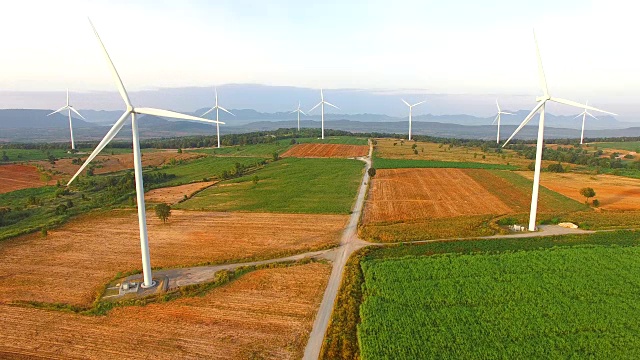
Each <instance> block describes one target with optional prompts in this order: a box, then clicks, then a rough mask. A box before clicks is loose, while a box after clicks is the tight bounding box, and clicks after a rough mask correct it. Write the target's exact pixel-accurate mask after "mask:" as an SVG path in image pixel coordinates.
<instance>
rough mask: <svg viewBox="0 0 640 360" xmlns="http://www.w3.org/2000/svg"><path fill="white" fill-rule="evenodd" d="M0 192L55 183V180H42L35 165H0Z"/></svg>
mask: <svg viewBox="0 0 640 360" xmlns="http://www.w3.org/2000/svg"><path fill="white" fill-rule="evenodd" d="M0 184H2V185H1V186H0V194H4V193H8V192H12V191H16V190H22V189H28V188H36V187H41V186H45V185H53V184H55V180H50V181H48V182H47V181H44V180H42V179H41V178H40V172H39V171H38V169H37V168H36V167H35V166H30V165H13V164H11V165H0Z"/></svg>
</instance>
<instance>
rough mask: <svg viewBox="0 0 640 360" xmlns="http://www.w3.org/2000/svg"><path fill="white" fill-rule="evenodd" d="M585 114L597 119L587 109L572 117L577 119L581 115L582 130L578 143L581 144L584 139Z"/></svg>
mask: <svg viewBox="0 0 640 360" xmlns="http://www.w3.org/2000/svg"><path fill="white" fill-rule="evenodd" d="M587 105H589V102H588V101H587ZM587 115H589V116H591V117H592V118H594V119H596V120H598V118H597V117H595V116H593V115H592V114H591V113H590V112H588V111H587V109H584V110H583V111H582V112H581V113H580V114H579V115H578V116H576V117H574V119H577V118H579V117H580V116H582V132H581V133H580V145H582V142H583V141H584V121H585V120H587Z"/></svg>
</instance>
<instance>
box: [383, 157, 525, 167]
mask: <svg viewBox="0 0 640 360" xmlns="http://www.w3.org/2000/svg"><path fill="white" fill-rule="evenodd" d="M373 166H374V167H375V168H376V169H400V168H458V169H497V170H517V169H518V167H517V166H513V165H502V164H483V163H474V162H456V161H438V160H407V159H384V158H379V157H376V158H374V160H373Z"/></svg>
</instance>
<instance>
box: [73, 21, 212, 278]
mask: <svg viewBox="0 0 640 360" xmlns="http://www.w3.org/2000/svg"><path fill="white" fill-rule="evenodd" d="M89 23H91V20H89ZM91 28H93V32H94V33H95V35H96V38H97V39H98V43H99V44H100V47H101V48H102V51H103V53H104V56H105V58H106V60H107V63H108V64H109V69H110V70H111V75H112V76H113V79H114V80H115V82H116V86H117V88H118V92H119V93H120V96H122V99H123V100H124V103H125V105H126V106H127V109H126V110H125V112H124V114H122V116H121V117H120V119H118V121H116V123H115V124H114V125H113V127H112V128H111V129H110V130H109V132H107V135H105V137H104V138H103V139H102V141H100V143H99V144H98V146H97V147H96V148H95V150H93V152H92V153H91V155H90V156H89V157H88V158H87V160H86V161H85V162H84V164H82V166H81V167H80V170H78V172H77V173H76V174H75V175H73V177H72V178H71V180H69V183H67V186H69V185H70V184H71V183H72V182H73V180H75V179H76V177H78V175H80V173H82V171H83V170H84V169H85V168H86V167H87V165H89V163H90V162H91V161H92V160H93V159H94V158H95V157H96V156H97V155H98V154H99V153H100V151H101V150H102V149H104V147H105V146H107V144H108V143H109V142H110V141H111V140H113V138H114V137H115V136H116V135H117V134H118V132H119V131H120V129H122V127H123V126H124V124H125V122H126V121H127V118H128V117H129V115H131V132H132V134H133V159H134V161H133V164H134V173H135V181H136V198H137V202H138V225H139V227H140V250H141V253H142V273H143V277H144V283H143V284H142V287H143V288H147V287H152V286H154V285H155V284H154V282H153V278H152V276H151V262H150V259H149V240H148V236H147V219H146V214H145V205H144V186H143V183H142V158H141V157H140V138H139V136H138V122H137V119H136V115H137V114H144V115H154V116H161V117H168V118H174V119H182V120H191V121H202V122H207V123H217V121H213V120H207V119H202V118H199V117H195V116H191V115H185V114H180V113H177V112H173V111H168V110H160V109H154V108H137V107H134V106H133V105H132V104H131V101H130V100H129V95H128V94H127V90H125V88H124V85H123V84H122V80H121V79H120V75H118V72H117V71H116V68H115V66H114V65H113V62H112V61H111V58H110V57H109V54H108V53H107V49H106V48H105V47H104V44H103V43H102V40H100V36H99V35H98V32H97V31H96V29H95V27H94V26H93V23H91Z"/></svg>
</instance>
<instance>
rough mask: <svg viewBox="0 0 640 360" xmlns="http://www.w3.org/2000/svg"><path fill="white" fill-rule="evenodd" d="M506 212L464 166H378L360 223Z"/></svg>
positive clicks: (507, 211) (505, 206)
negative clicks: (452, 167)
mask: <svg viewBox="0 0 640 360" xmlns="http://www.w3.org/2000/svg"><path fill="white" fill-rule="evenodd" d="M509 212H512V209H511V208H510V207H509V206H507V205H506V204H505V203H504V202H502V201H501V200H500V199H498V198H497V197H496V196H494V195H492V194H491V193H490V192H489V191H487V190H486V189H485V188H484V187H483V186H482V185H480V184H478V183H477V182H476V181H475V180H473V179H472V178H471V177H470V176H469V175H467V174H466V173H465V171H464V170H463V169H381V170H378V172H377V173H376V176H375V178H374V179H373V181H372V182H371V187H370V188H369V198H368V199H367V202H366V205H365V214H364V219H363V222H364V223H365V224H368V223H375V222H393V221H403V220H415V219H434V218H445V217H454V216H463V215H482V214H506V213H509Z"/></svg>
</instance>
